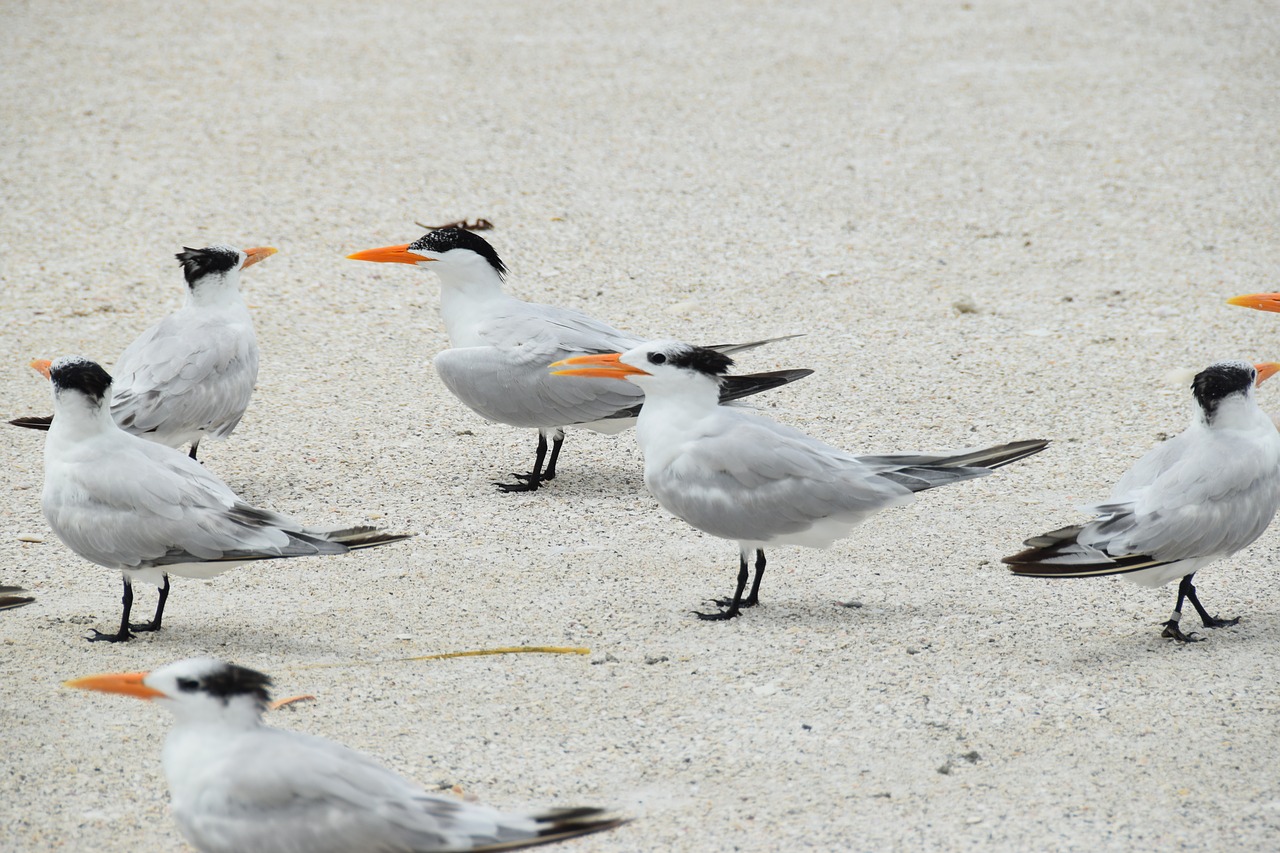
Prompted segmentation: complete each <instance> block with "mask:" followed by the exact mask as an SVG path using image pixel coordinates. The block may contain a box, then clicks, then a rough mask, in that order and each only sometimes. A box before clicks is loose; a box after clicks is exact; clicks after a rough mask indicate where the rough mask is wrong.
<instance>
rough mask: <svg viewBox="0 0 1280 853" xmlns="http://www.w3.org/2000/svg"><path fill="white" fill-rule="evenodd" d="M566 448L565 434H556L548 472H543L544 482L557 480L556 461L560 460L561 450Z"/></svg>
mask: <svg viewBox="0 0 1280 853" xmlns="http://www.w3.org/2000/svg"><path fill="white" fill-rule="evenodd" d="M562 447H564V432H563V431H558V432H556V437H555V438H554V439H552V441H551V461H550V462H548V463H547V470H545V471H543V472H542V479H543V480H554V479H555V478H556V460H558V459H559V458H560V448H562Z"/></svg>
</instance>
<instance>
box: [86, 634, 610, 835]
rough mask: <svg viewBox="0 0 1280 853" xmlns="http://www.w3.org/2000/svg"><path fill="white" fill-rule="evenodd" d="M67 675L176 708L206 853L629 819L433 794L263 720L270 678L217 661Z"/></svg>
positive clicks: (172, 777) (184, 772) (182, 759)
mask: <svg viewBox="0 0 1280 853" xmlns="http://www.w3.org/2000/svg"><path fill="white" fill-rule="evenodd" d="M67 684H68V686H71V687H78V688H81V689H88V690H100V691H103V692H112V693H123V694H126V695H131V696H136V697H138V698H143V699H150V700H154V701H156V702H158V703H159V704H162V705H164V706H166V707H167V708H168V709H169V710H170V711H172V712H173V714H174V717H175V724H174V726H173V728H172V729H171V730H170V732H169V735H168V736H167V738H166V739H165V744H164V750H163V766H164V772H165V777H166V779H167V780H168V783H169V789H170V797H171V806H172V810H173V815H174V819H175V820H176V821H177V823H178V828H179V829H180V830H181V831H182V835H183V837H185V838H186V839H187V840H188V841H189V842H191V844H192V845H193V846H195V847H196V848H197V849H198V850H200V851H201V853H352V852H353V851H361V853H366V851H368V853H377V851H386V853H390V852H391V851H398V852H399V853H428V851H469V850H496V849H504V850H507V849H515V848H519V847H525V846H531V845H534V844H544V843H548V842H551V841H557V840H560V839H563V838H569V837H573V836H576V835H583V834H587V833H589V832H598V831H601V830H605V829H612V828H613V827H615V826H618V825H619V824H621V823H623V822H624V821H622V820H619V819H617V818H609V817H606V816H603V813H602V812H601V811H600V810H598V809H563V810H558V811H557V810H551V811H548V812H545V813H540V814H519V813H511V812H502V811H499V810H497V809H494V808H490V807H488V806H484V805H478V804H474V803H468V802H466V801H464V800H461V799H458V798H455V797H450V796H444V795H440V794H432V793H428V792H427V791H424V790H423V789H422V788H421V787H420V786H418V785H416V784H414V783H412V782H410V781H409V780H407V779H404V778H403V777H401V776H399V775H397V774H395V773H393V772H392V771H390V770H388V769H387V768H385V767H383V766H382V765H380V764H378V763H377V762H375V761H374V760H373V759H372V758H370V757H369V756H367V755H365V754H363V753H360V752H356V751H355V750H352V749H349V748H347V747H345V746H342V745H341V744H338V743H335V742H333V741H330V740H326V739H324V738H319V737H314V736H311V735H307V734H302V733H298V732H291V731H285V730H283V729H276V728H272V727H270V726H267V725H265V724H264V723H263V721H262V713H263V711H264V710H265V709H266V706H267V700H268V698H269V697H268V694H267V687H268V685H269V684H270V679H268V678H267V677H266V676H264V675H262V674H261V673H258V672H254V671H253V670H248V669H245V668H243V667H237V666H233V665H231V664H226V663H222V662H221V661H216V660H212V659H209V658H193V659H189V660H184V661H178V662H176V663H172V664H169V665H168V666H164V667H161V668H160V669H157V670H155V671H154V672H151V673H120V674H112V675H101V676H90V677H88V678H82V679H77V680H75V681H71V682H67Z"/></svg>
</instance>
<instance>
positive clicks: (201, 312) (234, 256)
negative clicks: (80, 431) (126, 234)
mask: <svg viewBox="0 0 1280 853" xmlns="http://www.w3.org/2000/svg"><path fill="white" fill-rule="evenodd" d="M275 252H276V250H275V249H273V248H270V247H262V248H254V249H247V250H245V251H240V250H239V249H235V248H233V247H231V246H221V245H216V246H209V247H207V248H205V249H185V250H184V251H182V252H180V253H179V254H178V255H177V257H178V260H179V261H180V262H181V263H182V266H183V274H184V276H185V278H186V280H187V293H186V297H185V301H184V303H183V305H182V307H181V308H179V309H178V310H177V311H174V312H173V313H171V314H168V315H167V316H165V317H164V318H163V319H161V320H160V321H159V322H158V323H156V324H154V325H153V326H151V327H150V328H148V329H147V330H146V331H144V332H143V333H142V334H141V335H139V336H138V337H137V338H136V339H135V340H134V341H133V343H131V344H129V346H128V347H127V348H126V349H125V351H124V352H123V353H122V354H121V356H120V359H119V361H118V362H117V363H116V368H115V369H116V376H115V383H114V384H115V394H114V396H113V399H112V404H111V416H112V417H113V418H114V419H115V422H116V423H117V424H118V425H119V426H120V428H121V429H123V430H125V431H126V432H129V433H132V434H133V435H137V436H140V437H142V438H145V439H147V440H148V441H154V442H157V443H159V444H163V445H165V446H167V447H181V446H182V445H184V444H189V445H191V451H190V455H191V457H192V458H193V459H194V458H195V456H196V449H197V447H198V446H199V444H200V442H201V440H203V439H204V438H213V439H215V440H219V441H221V440H223V439H225V438H226V437H227V436H229V435H230V434H231V432H232V431H233V430H234V429H235V428H236V426H237V425H238V424H239V423H240V420H241V418H243V417H244V413H245V410H246V409H247V408H248V406H249V400H250V398H251V397H252V396H253V388H254V385H255V384H256V383H257V381H258V341H257V337H256V336H255V335H254V331H253V318H252V317H251V316H250V314H249V308H248V306H247V305H245V302H244V298H243V297H242V296H241V295H240V273H241V271H242V270H244V269H245V268H246V267H249V266H251V265H253V264H255V263H257V262H258V261H260V260H262V259H263V258H267V257H270V256H271V255H273V254H275ZM49 421H50V419H49V418H19V419H17V420H14V421H11V423H14V424H16V425H18V426H25V427H30V428H34V429H48V427H49Z"/></svg>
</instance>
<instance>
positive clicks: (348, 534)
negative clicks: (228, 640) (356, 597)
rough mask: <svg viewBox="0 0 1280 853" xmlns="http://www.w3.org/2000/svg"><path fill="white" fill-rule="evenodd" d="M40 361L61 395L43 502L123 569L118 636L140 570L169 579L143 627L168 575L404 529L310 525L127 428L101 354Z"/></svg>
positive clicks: (69, 539) (152, 578)
mask: <svg viewBox="0 0 1280 853" xmlns="http://www.w3.org/2000/svg"><path fill="white" fill-rule="evenodd" d="M40 366H41V367H42V368H43V369H44V370H47V371H48V373H49V376H50V379H51V381H52V386H53V399H54V418H53V422H52V424H51V425H50V427H49V435H48V438H47V440H46V441H45V449H44V463H45V482H44V491H43V493H42V495H41V505H42V507H43V509H44V515H45V519H46V520H47V521H48V522H49V526H50V527H51V528H52V529H53V532H54V533H55V534H56V535H57V536H58V538H59V539H61V540H62V542H63V543H64V544H65V545H66V546H67V547H68V548H70V549H71V550H72V551H74V552H75V553H76V554H79V555H80V556H81V557H84V558H85V559H86V560H90V561H91V562H94V563H97V564H98V565H100V566H105V567H107V568H109V569H116V570H119V571H120V572H121V573H122V575H123V577H124V585H125V606H124V610H125V613H124V618H123V620H122V625H121V629H120V632H119V633H118V634H116V635H113V639H114V640H117V641H118V640H124V639H127V638H128V633H129V631H128V628H129V625H128V616H129V609H130V607H131V605H132V585H133V582H134V581H135V580H142V581H146V582H148V583H152V584H155V585H157V586H161V587H162V591H161V598H160V605H159V607H158V608H157V611H156V618H155V619H154V620H153V622H152V623H151V625H150V626H142V627H141V628H139V627H137V626H135V628H134V630H140V629H141V630H157V629H158V628H159V623H160V615H161V613H162V611H163V609H164V601H165V598H166V597H167V595H168V588H169V580H168V576H169V575H178V576H181V577H192V578H209V577H214V576H216V575H218V574H221V573H222V572H224V571H226V570H228V569H231V568H234V567H236V566H239V565H242V564H244V563H246V562H249V561H254V560H264V559H272V558H276V557H302V556H312V555H317V554H341V553H345V552H347V551H349V550H351V549H353V548H361V547H371V546H374V545H381V544H386V543H389V542H393V541H398V540H399V539H403V538H405V537H403V536H396V535H391V534H383V533H381V532H379V531H377V530H375V529H374V528H368V527H354V528H348V529H345V530H316V529H309V528H306V527H304V526H303V525H301V524H299V523H298V522H297V521H294V520H293V519H291V518H289V517H288V516H284V515H281V514H279V513H275V512H272V511H270V510H265V509H259V508H257V507H253V506H250V505H249V504H247V503H245V502H243V501H241V500H240V499H239V498H238V497H236V495H235V493H234V492H232V491H231V489H230V488H228V487H227V486H226V484H225V483H223V482H222V481H221V480H219V479H218V478H217V477H215V476H214V475H213V474H211V473H209V471H207V470H206V469H205V468H204V466H202V465H201V464H200V463H199V462H197V461H195V460H194V459H192V458H190V457H189V456H187V455H186V454H183V453H181V452H180V451H177V450H174V449H172V448H170V447H166V446H164V445H162V444H156V443H153V442H149V441H144V440H143V439H141V438H139V437H138V436H135V435H131V434H129V433H127V432H125V431H123V430H122V429H120V427H119V426H118V425H117V424H116V423H115V421H114V419H113V418H112V416H111V411H110V406H111V377H110V376H108V375H107V373H106V371H104V370H102V368H101V367H99V366H98V365H97V364H94V363H93V362H90V361H87V360H85V359H81V358H76V357H66V358H61V359H58V360H57V361H55V362H53V363H52V364H51V365H47V366H46V365H43V363H41V365H40ZM98 638H102V639H105V638H106V637H105V636H103V635H98Z"/></svg>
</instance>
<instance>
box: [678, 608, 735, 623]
mask: <svg viewBox="0 0 1280 853" xmlns="http://www.w3.org/2000/svg"><path fill="white" fill-rule="evenodd" d="M690 612H692V613H693V615H694V616H697V617H698V618H699V619H701V620H702V621H703V622H723V621H725V620H727V619H732V618H734V617H735V616H741V615H742V614H741V613H740V612H739V611H738V608H736V607H730V608H729V609H728V610H720V611H717V612H715V613H703V612H702V611H701V610H693V611H690Z"/></svg>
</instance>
